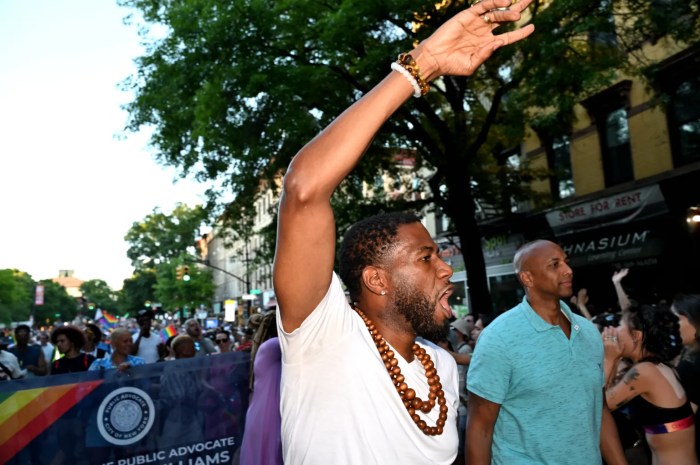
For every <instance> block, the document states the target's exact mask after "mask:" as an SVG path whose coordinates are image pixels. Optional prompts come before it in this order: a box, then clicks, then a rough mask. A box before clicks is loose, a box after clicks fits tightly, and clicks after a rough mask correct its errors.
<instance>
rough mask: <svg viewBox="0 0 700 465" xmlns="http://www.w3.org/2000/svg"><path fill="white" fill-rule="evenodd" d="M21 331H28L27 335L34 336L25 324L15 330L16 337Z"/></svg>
mask: <svg viewBox="0 0 700 465" xmlns="http://www.w3.org/2000/svg"><path fill="white" fill-rule="evenodd" d="M20 331H26V332H27V334H32V329H31V328H30V327H29V326H27V325H25V324H22V325H17V327H16V328H15V336H17V333H18V332H20Z"/></svg>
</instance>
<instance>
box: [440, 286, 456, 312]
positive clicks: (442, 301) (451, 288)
mask: <svg viewBox="0 0 700 465" xmlns="http://www.w3.org/2000/svg"><path fill="white" fill-rule="evenodd" d="M454 290H455V287H454V286H453V285H450V286H449V287H448V288H447V289H445V290H444V291H443V293H442V294H440V297H439V299H438V302H439V303H440V306H441V307H442V309H443V311H444V312H445V317H446V318H452V307H450V304H449V303H448V299H449V298H450V296H451V295H452V293H453V292H454Z"/></svg>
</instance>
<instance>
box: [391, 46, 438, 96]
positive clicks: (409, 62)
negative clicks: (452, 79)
mask: <svg viewBox="0 0 700 465" xmlns="http://www.w3.org/2000/svg"><path fill="white" fill-rule="evenodd" d="M396 63H398V64H399V65H400V66H401V67H402V68H404V69H405V70H406V71H408V72H409V73H410V74H411V76H412V77H413V79H415V80H416V83H418V87H419V88H420V92H421V95H425V94H427V93H428V91H429V90H430V86H429V85H428V83H427V82H426V81H425V79H423V76H421V74H420V68H419V67H418V64H417V63H416V60H414V59H413V57H412V56H411V55H410V54H408V53H400V54H399V58H398V59H397V60H396Z"/></svg>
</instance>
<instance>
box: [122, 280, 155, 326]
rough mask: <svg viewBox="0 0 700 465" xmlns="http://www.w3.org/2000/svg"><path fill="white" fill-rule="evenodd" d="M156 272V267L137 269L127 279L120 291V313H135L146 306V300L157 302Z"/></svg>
mask: <svg viewBox="0 0 700 465" xmlns="http://www.w3.org/2000/svg"><path fill="white" fill-rule="evenodd" d="M155 285H156V272H155V270H154V269H140V270H136V272H135V273H134V275H133V276H132V277H131V278H128V279H125V280H124V284H123V285H122V289H121V291H120V292H119V296H118V302H117V308H118V313H119V314H120V315H124V314H126V313H128V314H130V315H135V314H136V312H137V311H139V310H140V309H142V308H144V306H145V305H146V302H155V301H156V296H155V290H154V287H155Z"/></svg>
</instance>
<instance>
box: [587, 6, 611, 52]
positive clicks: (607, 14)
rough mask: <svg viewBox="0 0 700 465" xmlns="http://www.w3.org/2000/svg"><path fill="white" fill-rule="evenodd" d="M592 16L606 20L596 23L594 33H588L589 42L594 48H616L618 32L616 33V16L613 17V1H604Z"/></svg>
mask: <svg viewBox="0 0 700 465" xmlns="http://www.w3.org/2000/svg"><path fill="white" fill-rule="evenodd" d="M596 10H597V11H595V12H593V13H592V14H593V15H595V16H600V17H601V18H604V20H603V21H601V22H599V23H596V27H595V30H594V31H590V32H589V33H588V42H589V43H590V44H591V45H592V46H594V47H596V46H597V47H616V46H617V32H616V31H615V16H614V15H613V5H612V0H602V1H601V2H600V3H599V4H598V6H597V7H596Z"/></svg>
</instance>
